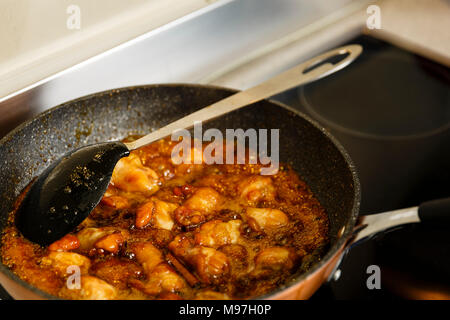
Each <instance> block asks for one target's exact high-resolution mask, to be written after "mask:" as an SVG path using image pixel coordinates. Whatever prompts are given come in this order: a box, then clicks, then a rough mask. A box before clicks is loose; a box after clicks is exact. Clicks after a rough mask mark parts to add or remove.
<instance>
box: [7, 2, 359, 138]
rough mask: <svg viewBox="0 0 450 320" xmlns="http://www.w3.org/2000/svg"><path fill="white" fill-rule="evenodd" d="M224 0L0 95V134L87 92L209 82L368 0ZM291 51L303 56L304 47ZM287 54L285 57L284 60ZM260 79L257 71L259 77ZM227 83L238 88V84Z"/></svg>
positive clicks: (328, 45) (328, 44)
mask: <svg viewBox="0 0 450 320" xmlns="http://www.w3.org/2000/svg"><path fill="white" fill-rule="evenodd" d="M224 2H225V4H223V5H221V6H219V5H217V6H216V7H215V9H214V10H209V11H207V12H205V13H203V14H200V15H192V17H189V18H186V19H183V20H182V21H175V22H174V23H171V24H169V25H167V26H164V27H162V28H159V29H157V30H154V31H152V32H150V33H149V34H146V35H143V36H141V37H139V38H138V39H136V40H135V41H131V42H130V43H125V44H123V45H121V46H120V47H118V48H115V49H113V50H110V51H109V52H105V53H104V54H102V55H101V56H98V57H94V58H92V59H90V60H88V61H85V62H84V63H82V64H80V65H77V66H74V67H72V68H70V69H68V70H65V71H64V72H62V73H60V74H58V75H54V76H52V77H51V78H49V79H47V80H46V81H43V82H42V83H40V84H36V86H34V87H33V88H30V89H29V90H23V91H21V92H20V93H18V94H13V95H12V96H9V97H3V98H0V136H3V135H4V134H5V133H7V132H8V131H10V130H11V129H13V128H14V127H15V126H17V125H18V124H20V123H21V122H23V121H24V120H26V119H29V118H31V117H33V116H34V115H36V114H38V113H40V112H42V111H44V110H46V109H48V108H51V107H53V106H56V105H58V104H60V103H62V102H64V101H68V100H71V99H74V98H77V97H80V96H84V95H87V94H90V93H93V92H98V91H103V90H107V89H111V88H117V87H124V86H130V85H138V84H151V83H173V82H186V83H212V82H214V79H213V78H211V77H210V76H211V75H212V74H214V73H216V72H217V71H218V70H233V69H235V67H236V66H237V65H240V64H242V62H243V60H242V58H243V57H244V56H246V57H249V58H248V60H251V58H252V57H256V56H257V54H255V53H258V52H261V50H266V51H264V52H265V53H270V51H271V50H270V48H271V44H273V43H277V41H278V42H279V40H280V39H282V38H284V37H286V36H287V35H290V34H295V33H298V32H299V31H301V30H304V31H303V32H304V33H305V34H306V33H309V32H312V29H311V28H310V27H311V25H314V24H315V23H317V21H321V20H323V19H325V20H326V19H327V17H329V16H333V17H335V18H336V17H341V16H342V15H346V14H348V13H349V12H350V11H352V10H354V9H355V8H357V7H361V6H362V5H364V4H365V3H367V1H358V0H353V1H352V0H336V1H333V2H330V1H326V0H320V1H314V2H312V1H307V0H277V1H272V0H235V1H224ZM349 8H350V9H349ZM326 21H329V19H328V20H326ZM310 29H311V30H310ZM352 35H353V34H352ZM350 36H351V35H350ZM288 40H289V39H288ZM328 40H330V39H326V38H324V39H321V42H322V44H323V45H321V51H324V50H326V49H328V48H329V47H330V46H332V45H333V42H329V41H328ZM268 48H269V49H268ZM316 50H317V49H316ZM291 54H292V55H294V56H296V55H299V56H301V55H302V52H298V51H296V52H292V53H291ZM314 54H317V52H315V53H314ZM303 55H304V53H303ZM312 55H313V54H311V56H312ZM302 58H303V60H304V59H305V58H306V57H304V56H303V57H302ZM291 60H292V59H286V61H287V63H291ZM275 69H276V68H275ZM281 69H287V67H286V66H282V67H281ZM277 71H279V70H277ZM239 72H244V70H242V71H239ZM270 72H273V70H271V71H270ZM263 78H264V76H262V75H259V79H260V80H261V79H263ZM227 84H228V85H229V86H233V87H238V88H239V87H241V86H240V84H239V83H238V82H228V83H227ZM234 84H236V85H234Z"/></svg>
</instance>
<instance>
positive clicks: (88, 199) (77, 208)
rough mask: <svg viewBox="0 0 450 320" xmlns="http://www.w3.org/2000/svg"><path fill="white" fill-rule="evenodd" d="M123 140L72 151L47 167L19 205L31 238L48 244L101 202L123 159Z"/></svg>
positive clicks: (19, 217) (20, 226) (18, 216)
mask: <svg viewBox="0 0 450 320" xmlns="http://www.w3.org/2000/svg"><path fill="white" fill-rule="evenodd" d="M128 154H129V150H128V148H127V147H126V146H125V145H124V144H123V143H121V142H107V143H99V144H94V145H89V146H86V147H82V148H79V149H77V150H75V151H72V152H70V153H68V154H66V155H64V156H63V157H61V158H60V159H58V160H57V161H55V163H53V164H52V165H51V166H50V167H48V168H47V169H45V170H44V172H42V174H41V175H39V177H38V178H37V179H36V180H35V181H34V182H33V184H32V185H31V186H30V188H29V191H28V192H27V194H26V195H25V197H24V199H23V201H22V203H21V204H20V206H19V208H18V210H17V212H16V217H15V223H16V226H17V228H18V229H19V230H20V232H21V233H22V234H23V235H24V236H25V237H26V238H27V239H29V240H31V241H33V242H36V243H38V244H40V245H48V244H50V243H52V242H54V241H56V240H58V239H60V238H62V237H63V236H64V235H66V234H67V233H69V232H71V231H72V230H74V228H76V227H77V226H78V225H79V224H80V223H81V222H82V221H83V220H84V219H85V218H86V217H87V216H88V215H89V214H90V212H91V211H92V210H93V209H94V207H95V206H96V205H97V204H98V203H99V202H100V200H101V199H102V197H103V194H104V193H105V191H106V189H107V187H108V184H109V182H110V180H111V175H112V172H113V170H114V167H115V165H116V163H117V161H119V159H120V158H122V157H124V156H128Z"/></svg>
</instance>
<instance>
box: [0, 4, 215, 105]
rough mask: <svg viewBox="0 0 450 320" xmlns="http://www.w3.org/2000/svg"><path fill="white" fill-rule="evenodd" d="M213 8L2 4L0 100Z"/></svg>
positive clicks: (201, 5) (186, 5)
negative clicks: (119, 46)
mask: <svg viewBox="0 0 450 320" xmlns="http://www.w3.org/2000/svg"><path fill="white" fill-rule="evenodd" d="M215 2H216V1H215V0H127V1H124V0H39V1H36V0H2V1H1V2H0V43H1V48H2V49H1V50H0V98H2V97H5V96H7V95H9V94H11V93H13V92H15V91H17V90H21V89H23V88H25V87H27V86H29V85H31V84H33V83H36V82H38V81H41V80H43V79H45V78H47V77H49V76H52V75H54V74H56V73H58V72H60V71H62V70H64V69H67V68H68V67H71V66H74V65H76V64H78V63H80V62H82V61H84V60H86V59H88V58H91V57H93V56H96V55H98V54H100V53H102V52H105V51H107V50H108V49H111V48H114V47H116V46H117V45H119V44H122V43H124V42H126V41H128V40H131V39H133V38H135V37H137V36H139V35H142V34H145V33H147V32H149V31H151V30H154V29H156V28H158V27H160V26H163V25H166V24H168V23H169V22H172V21H174V20H176V19H179V18H181V17H185V16H186V15H189V14H191V13H194V12H198V11H199V10H200V9H203V8H205V7H207V6H209V5H211V4H213V3H215ZM217 2H220V1H217ZM222 2H223V1H222ZM73 6H76V8H78V9H79V15H78V13H77V12H76V11H73V10H71V9H72V8H73ZM78 17H79V19H78V21H79V22H80V25H79V26H80V28H79V29H77V28H73V29H71V28H69V27H68V20H70V21H69V25H71V26H73V25H74V24H73V23H72V24H70V22H74V21H77V20H73V19H77V18H78Z"/></svg>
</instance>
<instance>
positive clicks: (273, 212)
mask: <svg viewBox="0 0 450 320" xmlns="http://www.w3.org/2000/svg"><path fill="white" fill-rule="evenodd" d="M245 213H246V216H247V222H248V224H249V226H250V227H251V228H252V229H253V230H255V231H266V232H267V231H274V230H277V228H279V227H282V226H285V225H286V224H288V223H289V218H288V216H287V215H286V214H285V213H284V212H283V211H281V210H278V209H270V208H247V209H246V210H245Z"/></svg>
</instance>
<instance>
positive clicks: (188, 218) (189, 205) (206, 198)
mask: <svg viewBox="0 0 450 320" xmlns="http://www.w3.org/2000/svg"><path fill="white" fill-rule="evenodd" d="M221 201H222V199H221V197H220V195H219V193H218V192H217V191H215V190H214V189H213V188H208V187H205V188H198V189H197V190H195V191H194V193H193V194H192V196H191V197H190V198H188V199H187V200H186V201H185V202H184V204H183V205H182V206H181V207H178V208H177V209H176V210H175V212H174V213H175V219H176V221H177V222H178V223H179V224H181V225H184V226H192V225H197V224H199V223H201V222H203V221H205V219H206V215H208V214H211V213H213V212H214V211H215V210H216V209H217V207H218V206H219V204H220V203H221Z"/></svg>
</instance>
